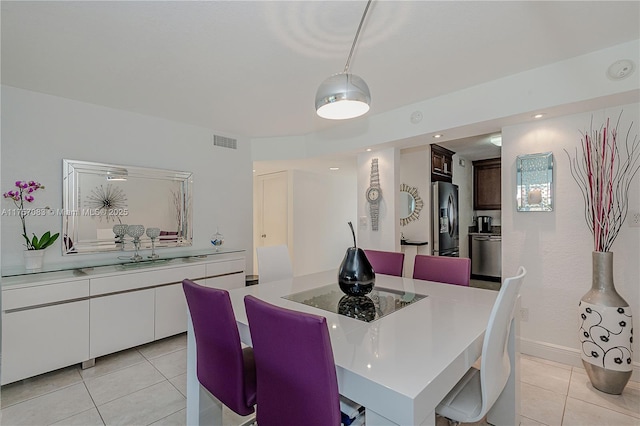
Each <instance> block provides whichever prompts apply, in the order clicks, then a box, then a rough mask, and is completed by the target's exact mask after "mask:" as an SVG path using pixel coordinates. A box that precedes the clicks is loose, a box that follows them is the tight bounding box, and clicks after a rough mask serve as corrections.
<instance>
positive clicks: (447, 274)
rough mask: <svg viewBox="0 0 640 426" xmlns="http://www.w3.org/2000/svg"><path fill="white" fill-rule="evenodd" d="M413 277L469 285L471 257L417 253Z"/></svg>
mask: <svg viewBox="0 0 640 426" xmlns="http://www.w3.org/2000/svg"><path fill="white" fill-rule="evenodd" d="M413 278H415V279H418V280H426V281H437V282H439V283H446V284H455V285H464V286H467V287H468V286H469V279H470V278H471V259H469V258H467V257H447V256H426V255H422V254H417V255H416V258H415V260H414V264H413Z"/></svg>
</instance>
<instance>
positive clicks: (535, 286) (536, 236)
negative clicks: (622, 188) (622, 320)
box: [502, 104, 640, 380]
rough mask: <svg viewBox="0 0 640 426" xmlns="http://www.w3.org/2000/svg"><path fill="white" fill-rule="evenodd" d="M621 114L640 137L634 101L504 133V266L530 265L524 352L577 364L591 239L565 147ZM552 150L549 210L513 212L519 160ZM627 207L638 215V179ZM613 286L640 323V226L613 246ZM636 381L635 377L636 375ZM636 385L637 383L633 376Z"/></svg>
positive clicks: (507, 271)
mask: <svg viewBox="0 0 640 426" xmlns="http://www.w3.org/2000/svg"><path fill="white" fill-rule="evenodd" d="M621 109H622V110H624V115H623V118H622V121H621V124H620V128H619V130H620V134H621V135H622V134H626V131H627V129H628V128H629V125H630V123H631V122H632V121H634V123H633V129H632V132H631V134H632V135H638V117H639V116H640V109H639V104H632V105H625V106H623V107H620V108H610V109H607V110H599V111H593V112H590V113H584V114H578V115H571V116H566V117H561V118H557V119H549V120H544V121H540V122H534V123H529V124H523V125H518V126H512V127H505V128H503V129H502V143H503V145H502V269H503V276H511V275H514V274H515V272H516V270H517V268H518V266H519V265H524V266H525V267H526V268H527V271H528V273H527V277H526V278H525V282H524V285H523V287H522V307H523V308H527V309H529V320H528V321H527V322H522V323H521V336H522V338H523V343H522V350H523V352H525V353H530V354H533V355H538V356H543V357H547V358H550V359H556V360H558V361H564V362H574V363H579V353H578V348H579V343H578V337H577V330H578V301H579V300H580V298H581V297H582V296H583V295H584V294H585V293H586V292H587V291H588V290H589V289H590V288H591V276H592V275H591V252H592V250H593V239H592V236H591V234H590V231H589V229H588V227H587V225H586V223H585V220H584V213H583V206H584V204H583V199H582V196H581V194H580V191H579V189H578V186H577V184H576V183H575V182H574V180H573V178H572V177H571V174H570V171H569V161H568V159H567V156H566V154H565V153H564V151H563V149H567V150H568V151H570V152H574V149H575V148H576V147H577V146H578V145H579V142H580V137H581V135H580V131H584V130H586V129H588V128H589V123H590V121H591V119H592V117H593V122H594V127H598V128H599V126H600V123H603V122H604V119H605V117H611V118H612V120H617V117H618V114H619V112H620V110H621ZM547 151H551V152H552V153H553V157H554V179H555V182H554V193H555V201H554V204H555V205H554V210H553V211H552V212H516V209H515V205H516V203H515V194H516V170H515V162H516V157H517V156H518V155H522V154H534V153H540V152H547ZM629 201H630V204H629V208H630V209H635V210H636V211H637V210H640V176H638V175H636V177H635V179H634V180H633V183H632V186H631V188H630V198H629ZM612 251H613V252H614V281H615V284H616V288H617V290H618V292H619V293H620V294H621V295H622V296H623V297H624V298H625V299H626V300H627V302H628V303H629V305H630V306H631V309H632V312H633V313H634V314H635V316H634V319H633V323H634V328H635V329H636V330H638V324H639V323H640V278H639V277H640V228H631V227H629V222H628V221H627V222H626V223H625V224H624V225H623V228H622V230H621V232H620V234H619V236H618V238H617V240H616V242H615V243H614V246H613V250H612ZM633 351H634V353H633V361H634V365H635V370H636V374H637V373H638V360H639V359H640V345H639V343H638V339H636V340H635V342H634V345H633ZM636 377H637V376H636ZM636 380H637V378H636Z"/></svg>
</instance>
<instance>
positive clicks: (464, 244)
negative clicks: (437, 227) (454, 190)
mask: <svg viewBox="0 0 640 426" xmlns="http://www.w3.org/2000/svg"><path fill="white" fill-rule="evenodd" d="M460 160H461V158H460V156H459V155H457V154H456V155H454V156H453V183H454V184H455V185H458V222H459V224H460V226H459V228H460V229H459V236H460V257H469V226H471V225H472V223H473V166H472V164H471V161H468V160H465V159H462V160H464V166H462V165H460Z"/></svg>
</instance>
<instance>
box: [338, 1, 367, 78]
mask: <svg viewBox="0 0 640 426" xmlns="http://www.w3.org/2000/svg"><path fill="white" fill-rule="evenodd" d="M371 1H372V0H369V1H368V2H367V7H365V8H364V13H363V14H362V19H360V25H358V31H356V38H354V39H353V44H352V45H351V52H349V57H348V58H347V63H346V64H345V65H344V71H343V73H346V72H347V71H349V65H351V56H353V51H354V50H355V48H356V42H357V41H358V36H359V35H360V30H361V29H362V24H364V18H365V17H366V16H367V11H368V10H369V5H371Z"/></svg>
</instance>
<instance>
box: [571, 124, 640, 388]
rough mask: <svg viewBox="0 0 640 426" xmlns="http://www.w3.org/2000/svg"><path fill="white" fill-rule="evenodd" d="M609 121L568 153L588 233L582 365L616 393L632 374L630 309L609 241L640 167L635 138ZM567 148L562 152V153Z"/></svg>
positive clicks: (623, 217)
mask: <svg viewBox="0 0 640 426" xmlns="http://www.w3.org/2000/svg"><path fill="white" fill-rule="evenodd" d="M621 116H622V113H621V114H620V116H619V117H618V121H617V123H616V125H615V127H611V124H610V120H609V119H607V120H606V122H605V124H604V125H603V126H602V127H600V128H599V129H596V130H594V129H593V122H592V123H591V126H590V129H589V131H585V132H583V134H582V138H581V144H580V147H579V148H576V150H575V154H574V156H573V157H572V156H571V155H570V154H569V152H567V156H568V157H569V163H570V168H571V175H572V176H573V178H574V180H575V181H576V183H577V184H578V187H579V189H580V191H581V193H582V197H583V198H584V217H585V220H586V223H587V226H588V227H589V230H590V231H591V234H592V235H593V243H594V251H593V253H592V265H593V266H592V267H593V275H592V285H591V290H589V291H588V292H587V293H586V294H585V295H584V296H583V297H582V299H581V300H580V304H579V310H580V330H579V339H580V342H581V349H582V363H583V365H584V367H585V369H586V371H587V375H588V376H589V379H590V380H591V384H592V385H593V386H594V387H595V388H596V389H598V390H601V391H602V392H606V393H610V394H621V393H622V391H623V389H624V388H625V386H626V384H627V382H628V381H629V379H630V378H631V374H632V369H633V365H632V354H633V350H632V343H633V336H632V334H633V321H632V316H631V308H630V307H629V304H628V303H627V302H626V300H624V298H623V297H622V296H620V295H619V294H618V292H617V291H616V288H615V286H614V282H613V252H612V251H611V249H612V247H613V243H614V241H615V240H616V238H617V237H618V235H619V233H620V230H621V229H622V225H623V224H624V222H625V220H626V218H627V215H628V211H629V190H630V188H631V185H632V182H633V180H634V178H635V177H636V176H637V175H638V170H639V169H640V141H639V140H638V135H635V136H631V129H632V127H633V123H632V124H631V125H630V126H629V129H628V131H627V132H626V134H625V135H623V138H620V135H619V133H618V126H619V124H620V118H621ZM565 152H566V151H565Z"/></svg>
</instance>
